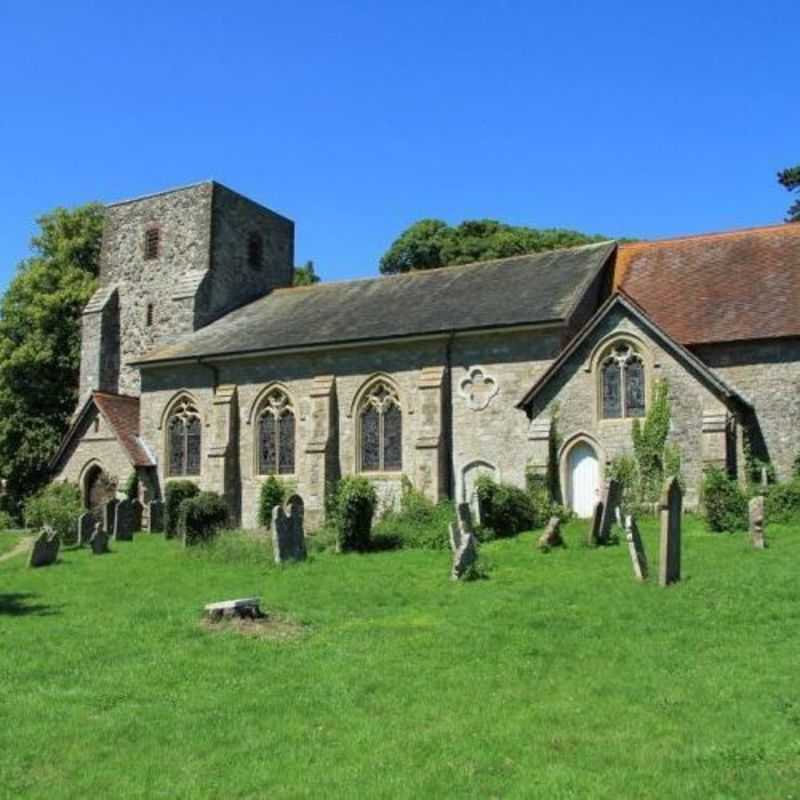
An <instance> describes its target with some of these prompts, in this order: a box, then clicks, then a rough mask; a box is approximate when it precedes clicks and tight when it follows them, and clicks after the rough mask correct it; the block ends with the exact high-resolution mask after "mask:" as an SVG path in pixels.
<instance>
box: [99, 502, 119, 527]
mask: <svg viewBox="0 0 800 800" xmlns="http://www.w3.org/2000/svg"><path fill="white" fill-rule="evenodd" d="M118 502H119V501H118V500H116V499H114V498H112V499H111V500H109V501H108V502H107V503H106V504H105V505H104V506H103V530H104V531H105V532H106V533H107V534H108V535H109V536H111V535H112V534H113V533H114V521H115V519H116V516H117V503H118Z"/></svg>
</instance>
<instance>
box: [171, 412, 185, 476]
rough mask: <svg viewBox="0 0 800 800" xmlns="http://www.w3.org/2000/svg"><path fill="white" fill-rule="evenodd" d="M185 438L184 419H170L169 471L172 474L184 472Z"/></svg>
mask: <svg viewBox="0 0 800 800" xmlns="http://www.w3.org/2000/svg"><path fill="white" fill-rule="evenodd" d="M184 438H185V432H184V425H183V420H182V419H180V418H179V417H173V418H172V419H171V420H170V421H169V473H170V475H183V474H184V463H185V462H184V459H183V456H184V449H183V442H184Z"/></svg>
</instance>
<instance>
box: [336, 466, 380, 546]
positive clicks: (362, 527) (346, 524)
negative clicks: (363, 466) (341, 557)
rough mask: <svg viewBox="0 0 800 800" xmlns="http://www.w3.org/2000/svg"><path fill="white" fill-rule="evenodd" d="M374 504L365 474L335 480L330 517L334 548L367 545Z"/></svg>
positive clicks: (375, 495)
mask: <svg viewBox="0 0 800 800" xmlns="http://www.w3.org/2000/svg"><path fill="white" fill-rule="evenodd" d="M377 504H378V496H377V494H376V492H375V487H374V486H373V485H372V484H371V483H370V482H369V481H368V480H367V479H366V478H356V477H348V478H342V480H340V481H339V483H338V485H337V487H336V501H335V503H334V519H333V523H334V526H335V528H336V539H337V549H338V550H340V551H342V552H346V551H349V550H361V551H364V550H368V549H369V546H370V537H371V532H372V517H373V515H374V514H375V507H376V506H377Z"/></svg>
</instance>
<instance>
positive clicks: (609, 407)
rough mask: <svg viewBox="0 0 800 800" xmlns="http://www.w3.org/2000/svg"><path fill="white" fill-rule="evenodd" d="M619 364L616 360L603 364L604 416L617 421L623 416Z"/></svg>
mask: <svg viewBox="0 0 800 800" xmlns="http://www.w3.org/2000/svg"><path fill="white" fill-rule="evenodd" d="M621 375H622V372H621V370H620V366H619V364H618V363H617V362H616V361H615V360H611V361H607V362H606V363H605V364H603V416H604V417H605V418H606V419H617V418H619V417H621V416H622V392H621V388H622V386H621V383H622V382H621Z"/></svg>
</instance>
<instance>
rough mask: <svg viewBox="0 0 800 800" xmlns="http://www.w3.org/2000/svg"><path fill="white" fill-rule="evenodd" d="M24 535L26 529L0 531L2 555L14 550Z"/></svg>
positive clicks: (0, 551) (0, 552) (0, 554)
mask: <svg viewBox="0 0 800 800" xmlns="http://www.w3.org/2000/svg"><path fill="white" fill-rule="evenodd" d="M23 535H24V531H0V556H4V555H5V554H6V553H8V552H9V551H11V550H13V549H14V548H15V547H16V546H17V544H18V543H19V542H20V541H21V540H22V538H23ZM1 585H2V584H0V586H1Z"/></svg>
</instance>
